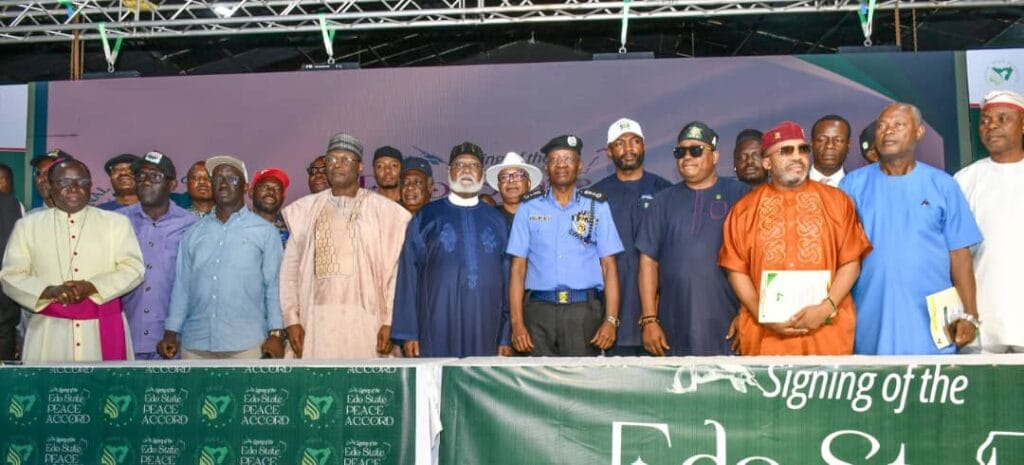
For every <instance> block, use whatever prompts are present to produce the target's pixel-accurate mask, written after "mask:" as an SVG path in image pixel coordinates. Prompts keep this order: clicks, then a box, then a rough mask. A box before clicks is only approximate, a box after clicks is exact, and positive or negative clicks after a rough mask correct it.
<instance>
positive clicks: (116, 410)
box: [102, 388, 138, 426]
mask: <svg viewBox="0 0 1024 465" xmlns="http://www.w3.org/2000/svg"><path fill="white" fill-rule="evenodd" d="M137 410H138V402H137V401H136V400H135V396H134V395H133V394H132V393H130V392H128V390H127V389H124V388H115V389H114V390H112V392H109V393H108V394H107V397H106V398H104V400H103V410H102V412H103V419H104V420H106V422H107V424H108V425H111V426H124V425H127V424H128V423H130V422H131V421H132V419H133V417H134V416H135V415H134V414H135V412H136V411H137Z"/></svg>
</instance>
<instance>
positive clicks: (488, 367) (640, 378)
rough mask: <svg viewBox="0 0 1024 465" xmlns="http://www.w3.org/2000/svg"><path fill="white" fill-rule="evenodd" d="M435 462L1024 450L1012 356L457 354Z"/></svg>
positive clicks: (990, 457) (934, 462) (636, 463)
mask: <svg viewBox="0 0 1024 465" xmlns="http://www.w3.org/2000/svg"><path fill="white" fill-rule="evenodd" d="M442 393H443V398H442V403H441V418H442V424H443V425H444V431H443V433H442V435H441V446H440V463H441V464H442V465H463V464H465V465H484V464H486V465H512V464H516V465H519V464H531V465H540V464H610V465H645V464H646V465H679V464H682V465H726V464H728V465H755V464H756V465H808V464H828V465H842V464H857V465H860V464H864V465H868V464H880V465H882V464H884V465H946V464H978V465H995V464H1016V465H1020V464H1024V358H1021V357H1020V356H963V355H960V356H948V357H917V358H899V357H871V358H867V357H801V358H789V357H787V358H739V357H732V358H678V359H659V360H655V359H589V360H581V359H577V360H576V361H574V362H571V363H569V362H559V361H552V360H550V359H548V360H545V361H539V362H536V363H534V362H533V361H526V362H513V363H506V364H501V365H494V364H481V363H478V362H475V361H463V362H457V363H454V364H448V365H446V366H445V367H444V373H443V388H442Z"/></svg>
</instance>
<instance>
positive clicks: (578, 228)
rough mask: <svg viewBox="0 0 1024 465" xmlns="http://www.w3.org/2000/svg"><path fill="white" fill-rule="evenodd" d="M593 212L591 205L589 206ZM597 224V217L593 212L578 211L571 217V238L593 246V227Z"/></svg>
mask: <svg viewBox="0 0 1024 465" xmlns="http://www.w3.org/2000/svg"><path fill="white" fill-rule="evenodd" d="M591 210H593V204H591ZM595 224H597V216H596V215H594V212H593V211H587V210H580V211H578V212H576V214H575V215H573V216H572V230H570V231H569V234H571V235H572V236H573V237H575V238H577V239H579V240H581V241H583V243H584V244H593V243H594V242H595V241H594V239H593V235H594V225H595Z"/></svg>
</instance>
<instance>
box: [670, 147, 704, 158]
mask: <svg viewBox="0 0 1024 465" xmlns="http://www.w3.org/2000/svg"><path fill="white" fill-rule="evenodd" d="M706 149H707V148H706V147H704V146H703V145H691V146H689V147H676V148H674V149H672V154H673V155H675V156H676V159H679V158H683V157H685V156H686V154H690V156H691V157H693V158H700V157H701V156H702V155H704V150H706Z"/></svg>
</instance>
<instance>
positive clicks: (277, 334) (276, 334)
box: [267, 329, 284, 339]
mask: <svg viewBox="0 0 1024 465" xmlns="http://www.w3.org/2000/svg"><path fill="white" fill-rule="evenodd" d="M267 336H270V337H279V338H281V339H284V330H280V329H272V330H270V331H268V332H267Z"/></svg>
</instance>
